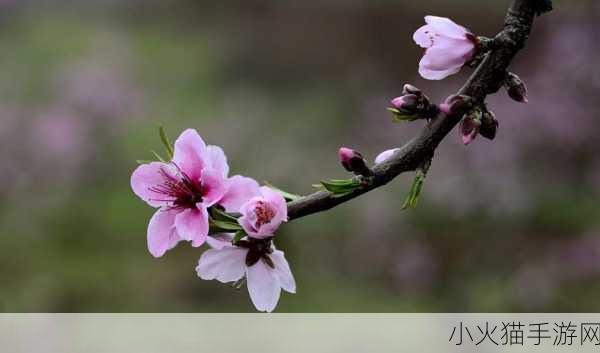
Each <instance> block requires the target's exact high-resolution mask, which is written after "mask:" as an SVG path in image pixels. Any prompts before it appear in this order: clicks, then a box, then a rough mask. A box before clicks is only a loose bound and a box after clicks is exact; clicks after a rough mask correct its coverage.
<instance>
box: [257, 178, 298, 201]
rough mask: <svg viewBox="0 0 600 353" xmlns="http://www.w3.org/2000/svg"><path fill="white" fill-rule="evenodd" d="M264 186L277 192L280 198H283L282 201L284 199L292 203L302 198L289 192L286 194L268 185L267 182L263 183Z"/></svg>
mask: <svg viewBox="0 0 600 353" xmlns="http://www.w3.org/2000/svg"><path fill="white" fill-rule="evenodd" d="M265 185H266V186H267V187H268V188H270V189H272V190H273V191H275V192H278V193H280V194H281V196H283V198H284V199H286V200H287V201H294V200H297V199H299V198H301V197H302V196H300V195H298V194H292V193H291V192H287V191H284V190H281V189H280V188H278V187H276V186H274V185H273V184H271V183H269V182H268V181H265Z"/></svg>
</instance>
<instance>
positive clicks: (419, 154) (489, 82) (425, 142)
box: [288, 0, 549, 220]
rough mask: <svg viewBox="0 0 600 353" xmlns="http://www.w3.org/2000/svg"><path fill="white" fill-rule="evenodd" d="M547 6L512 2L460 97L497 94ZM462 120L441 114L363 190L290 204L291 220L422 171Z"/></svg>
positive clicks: (541, 0)
mask: <svg viewBox="0 0 600 353" xmlns="http://www.w3.org/2000/svg"><path fill="white" fill-rule="evenodd" d="M548 3H549V1H548V0H513V1H512V4H511V6H510V7H509V9H508V12H507V14H506V18H505V23H504V29H503V30H502V31H501V32H500V33H498V35H496V37H495V38H494V39H493V41H494V45H493V50H492V51H490V52H489V53H488V54H487V56H486V57H485V58H484V59H483V60H482V62H481V63H480V64H479V66H478V67H477V68H476V70H475V72H473V74H472V75H471V77H470V78H469V79H468V80H467V82H466V83H465V85H464V86H463V87H462V88H461V89H460V90H459V91H458V92H457V94H461V95H467V96H470V97H472V98H473V99H474V101H475V102H478V103H483V102H484V101H485V98H486V97H487V95H489V94H493V93H496V92H497V91H498V90H499V89H500V88H501V87H502V84H503V82H504V78H505V77H506V70H507V68H508V66H509V64H510V62H511V61H512V59H513V58H514V57H515V55H516V54H517V52H518V51H519V50H521V49H522V48H523V47H524V45H525V42H526V40H527V38H528V36H529V33H530V32H531V27H532V25H533V20H534V18H535V16H536V13H541V12H543V11H544V8H542V6H545V7H547V6H548ZM546 10H547V9H546ZM460 119H461V116H460V115H447V114H444V113H443V112H440V113H438V115H437V116H436V117H435V118H434V119H432V120H431V122H430V123H429V124H427V125H426V126H425V127H424V128H423V130H421V132H420V133H419V135H418V136H416V137H414V138H413V139H412V140H410V141H409V142H408V143H406V144H405V145H404V146H403V147H402V148H401V149H400V150H399V151H397V152H396V153H395V154H394V155H393V156H392V157H391V158H389V159H387V160H386V161H385V162H383V163H380V164H377V165H375V166H374V167H373V174H374V176H373V177H372V178H370V179H364V180H363V185H362V186H361V187H359V188H357V189H355V190H354V191H352V192H351V193H350V194H347V195H344V196H341V197H340V196H335V195H334V194H333V193H331V192H329V191H318V192H315V193H313V194H310V195H307V196H303V197H301V198H299V199H297V200H294V201H291V202H289V203H288V216H289V219H290V220H293V219H296V218H300V217H303V216H307V215H310V214H313V213H317V212H321V211H325V210H328V209H330V208H333V207H335V206H337V205H339V204H341V203H344V202H346V201H349V200H351V199H353V198H355V197H357V196H360V195H362V194H364V193H367V192H369V191H371V190H373V189H375V188H378V187H380V186H383V185H385V184H387V183H388V182H390V181H391V180H392V179H394V178H395V177H397V176H398V175H399V174H401V173H403V172H407V171H413V170H415V169H417V168H419V167H420V166H421V165H423V164H424V163H426V162H428V161H430V160H431V159H432V158H433V154H434V151H435V149H436V148H437V147H438V145H439V144H440V142H441V141H442V140H443V139H444V137H446V135H447V134H448V133H449V132H450V131H451V130H452V129H453V128H454V127H455V126H456V124H458V122H459V121H460Z"/></svg>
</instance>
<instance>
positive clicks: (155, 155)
mask: <svg viewBox="0 0 600 353" xmlns="http://www.w3.org/2000/svg"><path fill="white" fill-rule="evenodd" d="M150 153H152V154H153V155H154V158H156V160H157V161H159V162H163V163H166V162H165V160H164V159H163V158H162V157H161V156H160V154H158V153H156V151H155V150H150Z"/></svg>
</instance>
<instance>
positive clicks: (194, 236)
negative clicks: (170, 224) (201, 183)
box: [175, 204, 208, 247]
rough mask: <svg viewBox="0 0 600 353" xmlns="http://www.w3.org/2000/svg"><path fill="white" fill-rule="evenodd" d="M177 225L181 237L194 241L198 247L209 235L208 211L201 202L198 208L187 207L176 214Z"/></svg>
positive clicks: (194, 244) (193, 244)
mask: <svg viewBox="0 0 600 353" xmlns="http://www.w3.org/2000/svg"><path fill="white" fill-rule="evenodd" d="M175 227H177V232H178V233H179V235H180V236H181V239H183V240H188V241H191V242H192V246H194V247H198V246H200V245H202V244H204V242H205V241H206V237H207V236H208V212H207V210H206V207H204V206H203V205H201V204H198V205H197V208H196V209H186V210H184V211H183V212H180V213H178V214H177V216H175Z"/></svg>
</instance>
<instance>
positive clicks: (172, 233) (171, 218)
mask: <svg viewBox="0 0 600 353" xmlns="http://www.w3.org/2000/svg"><path fill="white" fill-rule="evenodd" d="M179 240H180V238H179V235H178V234H177V231H176V230H175V213H174V212H172V211H164V210H158V211H156V212H154V215H153V216H152V218H151V219H150V223H149V224H148V250H149V251H150V254H152V256H154V257H161V256H163V255H164V254H165V252H167V250H170V249H172V248H174V247H175V245H177V243H178V242H179Z"/></svg>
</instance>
